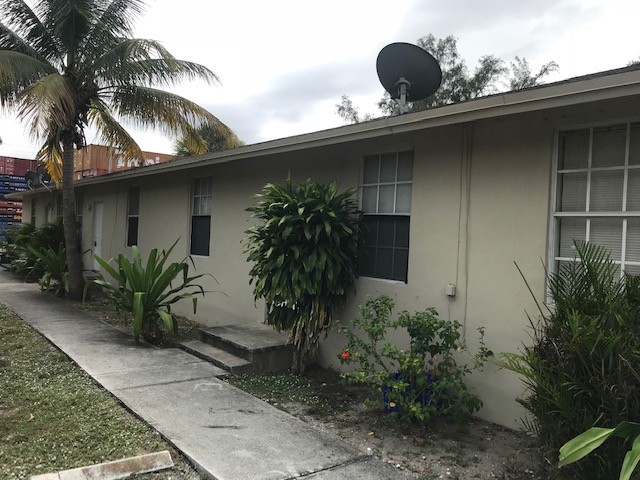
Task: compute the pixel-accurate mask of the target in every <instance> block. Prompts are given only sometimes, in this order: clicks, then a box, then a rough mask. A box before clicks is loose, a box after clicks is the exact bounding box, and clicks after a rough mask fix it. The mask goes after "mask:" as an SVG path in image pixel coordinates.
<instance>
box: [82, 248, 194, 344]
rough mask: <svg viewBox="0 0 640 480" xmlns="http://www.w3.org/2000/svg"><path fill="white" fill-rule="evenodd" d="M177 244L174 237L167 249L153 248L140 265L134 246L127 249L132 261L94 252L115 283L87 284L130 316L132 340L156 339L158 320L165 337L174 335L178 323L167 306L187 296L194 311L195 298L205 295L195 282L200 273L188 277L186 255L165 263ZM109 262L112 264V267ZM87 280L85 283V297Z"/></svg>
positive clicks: (140, 261) (154, 341) (158, 327)
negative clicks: (142, 338)
mask: <svg viewBox="0 0 640 480" xmlns="http://www.w3.org/2000/svg"><path fill="white" fill-rule="evenodd" d="M177 243H178V241H177V240H176V242H175V243H174V244H173V245H172V246H171V248H169V249H168V250H166V251H165V250H162V251H161V252H160V253H158V249H156V248H154V249H153V250H151V253H149V257H148V258H147V260H146V262H144V264H143V262H142V257H141V256H140V251H139V250H138V247H136V246H133V247H132V248H131V253H132V257H133V260H132V261H129V260H128V259H127V257H125V256H124V255H123V254H120V255H118V257H117V258H116V259H111V260H110V261H106V260H104V259H103V258H100V257H99V256H97V255H94V257H95V259H96V261H97V262H98V263H99V264H100V266H101V267H102V268H103V269H104V270H105V272H107V273H108V274H109V275H110V276H111V277H112V278H113V279H114V280H115V282H114V283H109V282H107V281H105V280H101V279H98V280H93V281H92V282H91V283H96V284H97V285H100V286H101V287H102V288H103V289H104V292H105V293H106V294H107V295H108V296H109V298H111V300H112V301H113V304H114V306H115V307H116V309H117V310H118V311H125V312H129V313H131V314H132V315H133V336H134V338H135V341H136V343H137V342H139V340H140V334H142V336H143V337H144V339H145V340H147V341H149V342H151V343H158V342H160V341H161V340H162V332H161V330H160V322H162V324H164V328H165V330H166V332H167V334H168V335H169V336H173V335H175V334H176V333H177V328H178V325H177V322H176V319H175V317H174V316H173V315H172V314H171V305H173V304H174V303H176V302H177V301H178V300H182V299H185V298H190V299H192V300H193V312H194V313H196V309H197V300H198V298H197V297H198V295H203V296H204V294H205V291H204V289H203V288H202V286H200V285H198V284H197V283H195V281H196V280H197V279H199V278H201V277H203V276H204V274H200V275H195V276H191V277H190V276H189V264H188V263H187V259H189V260H190V258H189V257H185V258H184V259H183V260H182V261H180V262H173V263H170V264H168V265H166V264H167V260H168V258H169V255H171V252H172V250H173V249H174V247H175V246H176V244H177ZM111 262H114V263H115V267H114V266H112V265H111ZM192 264H193V262H192ZM165 265H166V267H165ZM173 282H177V283H176V286H173ZM91 283H87V284H86V285H85V288H84V295H85V297H86V293H87V289H88V287H89V285H90V284H91Z"/></svg>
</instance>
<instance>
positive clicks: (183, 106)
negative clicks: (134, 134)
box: [109, 86, 231, 136]
mask: <svg viewBox="0 0 640 480" xmlns="http://www.w3.org/2000/svg"><path fill="white" fill-rule="evenodd" d="M109 103H110V106H111V109H112V110H113V111H114V112H116V114H117V115H118V116H120V117H122V118H123V119H124V120H126V121H129V122H131V123H132V124H133V125H135V126H136V127H141V128H154V129H158V130H160V131H162V132H165V133H169V134H178V135H179V136H185V135H186V136H189V135H192V136H193V135H194V130H196V129H197V128H199V127H201V126H203V125H206V124H210V125H212V126H215V127H216V128H217V129H219V131H220V132H221V133H222V132H224V133H226V134H230V132H231V129H230V128H229V127H227V126H226V125H225V124H224V123H222V122H221V121H220V120H218V119H217V118H216V116H215V115H213V114H212V113H210V112H209V111H207V110H205V109H204V108H202V107H201V106H199V105H198V104H196V103H194V102H192V101H190V100H187V99H186V98H183V97H181V96H179V95H175V94H173V93H169V92H165V91H162V90H158V89H154V88H148V87H131V86H129V87H120V88H116V89H115V91H114V92H113V94H112V95H111V98H110V102H109Z"/></svg>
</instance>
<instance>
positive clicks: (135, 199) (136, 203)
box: [129, 187, 140, 215]
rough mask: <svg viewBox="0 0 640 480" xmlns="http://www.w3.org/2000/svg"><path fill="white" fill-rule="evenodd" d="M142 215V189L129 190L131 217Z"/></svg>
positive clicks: (132, 188)
mask: <svg viewBox="0 0 640 480" xmlns="http://www.w3.org/2000/svg"><path fill="white" fill-rule="evenodd" d="M139 213H140V187H130V188H129V215H138V214H139Z"/></svg>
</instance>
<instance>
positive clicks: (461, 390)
mask: <svg viewBox="0 0 640 480" xmlns="http://www.w3.org/2000/svg"><path fill="white" fill-rule="evenodd" d="M394 307H395V304H394V302H393V300H391V299H390V298H389V297H387V296H385V295H382V296H380V297H378V298H375V299H373V298H367V302H366V303H365V305H363V306H360V311H359V316H358V318H357V319H356V320H355V321H354V327H356V328H357V329H359V330H361V331H362V332H363V333H364V334H365V338H363V337H361V336H359V335H356V334H355V333H354V331H353V330H351V329H350V328H349V327H347V326H343V327H341V329H340V330H341V331H342V333H344V334H345V335H346V337H347V343H346V345H345V347H344V348H343V349H342V353H341V354H339V355H338V357H339V359H340V362H341V363H342V364H351V363H354V364H355V365H356V368H355V370H354V371H352V372H351V373H344V374H343V375H342V377H343V378H344V379H345V380H346V381H348V382H350V383H361V384H365V385H369V386H371V387H372V388H373V389H374V391H376V392H377V394H378V398H381V399H382V401H383V402H384V407H385V410H387V411H391V412H392V414H393V415H397V416H398V417H400V418H401V419H403V420H406V421H411V420H418V421H426V420H429V419H430V418H432V417H434V416H437V415H452V416H455V417H461V416H465V415H468V414H473V413H474V412H476V411H477V410H479V409H480V407H481V406H482V401H481V400H480V398H479V397H478V396H477V395H475V394H474V393H473V392H472V390H471V389H470V388H469V387H467V386H466V385H465V384H464V382H463V378H464V376H465V375H467V374H468V373H471V372H472V371H473V370H475V369H478V368H482V367H483V365H484V363H485V362H486V361H487V360H488V359H489V358H491V357H492V356H493V352H491V350H489V349H488V348H486V346H485V343H484V330H483V329H482V328H480V329H478V330H479V333H480V349H479V351H478V352H477V353H476V354H475V355H474V356H471V355H470V354H469V351H468V349H467V346H466V345H465V344H464V342H462V341H461V340H460V332H459V330H460V327H461V326H462V325H461V324H460V323H459V322H457V321H450V320H443V319H440V318H439V317H438V313H437V312H436V310H435V309H433V308H428V309H426V310H424V311H422V312H416V313H415V314H413V315H412V314H410V313H409V312H407V311H403V312H402V313H401V314H400V315H399V317H398V318H397V319H396V320H391V318H390V317H391V313H392V312H393V309H394ZM399 328H403V329H406V331H407V332H408V333H409V337H410V339H411V340H410V344H409V349H408V350H404V349H402V348H400V347H398V346H397V345H395V344H393V343H391V342H390V341H388V340H386V338H385V337H386V334H387V330H389V329H393V330H397V329H399ZM465 352H466V353H467V354H469V357H470V359H469V360H468V361H467V362H466V363H458V362H456V359H455V358H454V355H455V354H456V353H458V354H462V353H465ZM383 394H384V396H383ZM391 404H393V408H389V407H390V406H391Z"/></svg>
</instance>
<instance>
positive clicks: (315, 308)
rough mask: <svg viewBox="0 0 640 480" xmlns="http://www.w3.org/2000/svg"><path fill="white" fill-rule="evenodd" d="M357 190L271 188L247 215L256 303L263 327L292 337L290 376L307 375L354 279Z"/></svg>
mask: <svg viewBox="0 0 640 480" xmlns="http://www.w3.org/2000/svg"><path fill="white" fill-rule="evenodd" d="M355 193H356V190H355V189H350V190H346V191H344V192H342V193H339V192H338V185H337V183H336V182H331V183H329V184H327V185H324V184H320V183H318V182H314V181H311V180H307V181H306V182H303V183H298V184H294V183H292V182H291V178H287V180H286V181H285V183H284V184H283V185H274V184H268V185H266V186H265V187H264V189H263V191H262V193H260V194H258V195H257V196H256V198H258V199H259V202H258V204H257V205H255V206H253V207H251V208H248V209H247V210H248V211H249V212H252V213H253V216H254V217H255V218H256V219H257V221H258V224H257V225H256V226H255V227H254V228H252V229H250V230H248V231H247V232H246V234H247V235H248V239H247V242H246V252H247V253H248V259H249V261H250V262H253V267H252V268H251V272H250V275H251V282H252V283H253V282H255V287H254V295H255V298H256V299H258V298H264V300H265V302H266V305H267V321H268V323H269V324H270V325H273V326H274V327H275V328H276V329H278V330H285V331H288V332H289V341H290V343H292V344H293V345H294V347H295V353H294V361H293V367H292V370H293V371H294V372H302V371H304V369H305V367H306V365H307V363H308V362H309V360H310V359H311V358H313V357H314V355H315V353H316V351H317V348H318V340H319V338H320V335H321V334H322V332H325V331H326V330H327V328H328V326H329V325H330V323H331V319H332V317H333V312H334V309H335V307H336V305H337V304H338V303H339V302H340V301H342V299H343V298H344V296H345V294H346V291H347V289H348V288H349V287H350V286H352V285H353V283H354V281H355V277H356V274H357V255H358V233H359V218H358V217H359V216H358V213H359V212H358V210H357V208H356V204H355V201H354V200H353V198H352V197H353V195H354V194H355Z"/></svg>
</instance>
